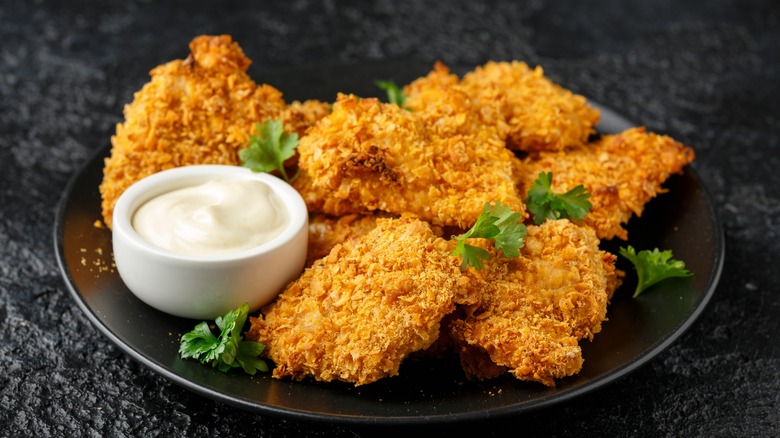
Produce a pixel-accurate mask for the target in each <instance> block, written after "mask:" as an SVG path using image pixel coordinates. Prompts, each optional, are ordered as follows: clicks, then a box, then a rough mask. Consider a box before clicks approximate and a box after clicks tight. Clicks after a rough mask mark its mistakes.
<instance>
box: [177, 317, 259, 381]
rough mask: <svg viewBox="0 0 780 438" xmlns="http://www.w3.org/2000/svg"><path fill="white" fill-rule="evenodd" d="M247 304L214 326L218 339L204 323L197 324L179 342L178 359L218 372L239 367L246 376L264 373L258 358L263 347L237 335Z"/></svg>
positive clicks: (241, 328)
mask: <svg viewBox="0 0 780 438" xmlns="http://www.w3.org/2000/svg"><path fill="white" fill-rule="evenodd" d="M248 314H249V304H248V303H244V304H242V305H241V306H240V307H239V308H238V309H236V310H231V311H229V312H227V313H226V314H224V315H223V316H219V317H217V318H216V319H215V320H214V322H215V323H216V325H217V327H218V328H219V330H220V334H219V337H216V336H214V334H213V333H212V332H211V329H210V328H209V325H208V323H206V322H205V321H204V322H201V323H199V324H198V325H196V326H195V328H194V329H193V330H192V331H190V332H188V333H185V334H184V335H183V336H182V337H181V340H180V342H179V355H180V356H181V358H182V359H187V358H190V357H191V358H193V359H198V360H199V361H200V363H202V364H206V363H211V366H213V367H215V368H218V369H219V370H220V371H222V372H227V371H228V370H230V369H231V368H237V367H241V368H242V369H243V370H244V371H245V372H246V373H248V374H252V375H254V374H255V373H256V372H257V371H263V372H265V371H268V365H267V364H266V363H265V361H264V360H263V359H260V358H259V356H260V354H261V353H262V352H263V349H264V348H265V346H264V345H263V344H261V343H259V342H254V341H244V337H243V336H242V335H241V330H243V327H244V323H245V322H246V318H247V315H248Z"/></svg>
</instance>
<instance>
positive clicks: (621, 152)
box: [519, 127, 694, 240]
mask: <svg viewBox="0 0 780 438" xmlns="http://www.w3.org/2000/svg"><path fill="white" fill-rule="evenodd" d="M693 159H694V151H693V149H691V148H690V147H688V146H685V145H682V144H680V143H678V142H676V141H675V140H673V139H672V138H670V137H668V136H664V135H658V134H653V133H648V132H646V130H645V129H644V128H641V127H640V128H631V129H628V130H626V131H624V132H622V133H620V134H616V135H605V136H603V137H601V139H599V140H597V141H595V142H594V143H593V144H591V145H589V146H588V147H583V148H575V149H570V150H566V151H558V152H540V153H538V154H531V155H529V156H528V157H526V158H525V159H524V160H523V165H522V167H521V171H520V174H519V175H521V179H522V182H521V184H520V186H521V187H522V190H523V192H524V193H525V192H527V190H528V188H530V187H531V185H533V181H534V180H535V179H536V178H537V177H538V176H539V173H541V172H552V174H553V183H552V190H553V191H555V192H559V193H562V192H566V191H568V190H570V189H572V188H574V187H575V186H577V185H579V184H582V185H583V186H585V189H586V190H588V191H589V192H590V193H591V198H590V202H591V204H593V208H592V209H591V210H590V212H589V213H588V215H587V216H586V217H585V219H583V221H582V223H583V224H584V225H587V226H589V227H592V228H593V229H595V230H596V234H597V235H598V237H599V238H601V239H612V238H614V237H618V238H620V239H624V240H625V239H628V233H627V231H626V230H625V228H623V224H625V223H627V222H628V220H629V219H630V218H631V217H632V215H636V216H641V214H642V210H643V209H644V206H645V204H646V203H647V202H648V201H650V200H651V199H652V198H654V197H655V196H656V195H658V194H659V193H663V192H664V189H663V187H662V184H663V182H664V181H666V179H667V178H669V176H671V175H672V174H675V173H680V172H682V170H683V167H685V165H687V164H688V163H690V162H691V161H693Z"/></svg>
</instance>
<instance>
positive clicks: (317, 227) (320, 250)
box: [306, 213, 386, 267]
mask: <svg viewBox="0 0 780 438" xmlns="http://www.w3.org/2000/svg"><path fill="white" fill-rule="evenodd" d="M379 217H386V216H384V215H379V214H369V215H360V214H348V215H345V216H338V217H334V216H329V215H326V214H321V213H311V214H309V246H308V252H307V254H306V267H309V266H311V265H312V264H313V263H314V261H315V260H318V259H321V258H322V257H325V256H326V255H328V254H329V253H330V250H331V249H333V247H334V246H336V245H337V244H339V243H343V242H346V241H347V240H349V239H353V238H358V237H360V236H362V235H364V234H367V233H368V232H369V231H371V230H373V229H374V227H376V220H377V218H379Z"/></svg>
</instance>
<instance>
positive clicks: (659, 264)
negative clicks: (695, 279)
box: [619, 245, 693, 298]
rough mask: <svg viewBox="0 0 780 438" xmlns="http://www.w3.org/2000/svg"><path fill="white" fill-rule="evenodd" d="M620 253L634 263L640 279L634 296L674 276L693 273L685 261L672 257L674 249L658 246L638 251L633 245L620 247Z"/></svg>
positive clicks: (687, 275)
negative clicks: (660, 248)
mask: <svg viewBox="0 0 780 438" xmlns="http://www.w3.org/2000/svg"><path fill="white" fill-rule="evenodd" d="M619 251H620V255H622V256H623V257H625V258H627V259H628V260H629V261H631V263H633V264H634V268H635V269H636V272H637V276H638V281H637V285H636V290H635V291H634V298H636V297H637V296H639V294H641V293H642V292H643V291H644V290H646V289H647V288H649V287H650V286H652V285H654V284H656V283H658V282H660V281H662V280H665V279H667V278H672V277H690V276H692V275H693V273H692V272H691V271H689V270H687V269H686V268H685V262H683V261H681V260H675V259H673V258H672V251H671V250H666V251H659V250H658V248H655V249H653V250H652V251H650V250H642V251H639V253H637V252H636V251H635V250H634V248H633V247H632V246H631V245H628V248H624V247H620V249H619Z"/></svg>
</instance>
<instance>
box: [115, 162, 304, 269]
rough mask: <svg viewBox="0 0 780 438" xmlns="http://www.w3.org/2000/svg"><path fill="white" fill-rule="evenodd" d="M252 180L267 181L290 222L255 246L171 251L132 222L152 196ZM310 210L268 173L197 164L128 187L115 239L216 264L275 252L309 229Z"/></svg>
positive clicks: (165, 255) (169, 256) (118, 209)
mask: <svg viewBox="0 0 780 438" xmlns="http://www.w3.org/2000/svg"><path fill="white" fill-rule="evenodd" d="M216 178H226V179H251V180H256V181H260V182H262V183H265V184H266V185H267V186H268V187H269V188H270V189H271V190H272V191H273V193H274V194H275V195H276V196H277V197H278V198H279V200H280V201H281V203H282V205H284V207H285V208H286V209H287V213H288V216H289V219H290V221H289V223H288V224H287V226H286V227H285V229H284V230H282V232H280V233H279V234H278V235H277V236H275V237H274V238H273V239H271V240H269V241H267V242H264V243H262V244H260V245H257V246H255V247H252V248H248V249H243V250H240V251H235V252H228V253H222V254H214V255H211V254H197V255H196V254H183V253H179V252H175V251H171V250H168V249H165V248H162V247H159V246H157V245H154V244H153V243H151V242H148V241H147V240H146V239H144V238H143V237H141V235H140V234H138V232H137V231H136V230H135V228H134V227H133V225H132V217H133V215H134V214H135V212H136V211H137V210H138V209H139V208H140V207H141V206H142V205H143V204H144V203H146V202H147V201H149V200H150V199H152V198H154V197H156V196H160V195H162V194H164V193H167V192H170V191H173V190H176V189H179V188H184V187H189V186H193V185H197V184H202V183H205V182H206V181H209V180H212V179H216ZM307 222H308V209H307V207H306V203H305V201H304V200H303V197H302V196H301V195H300V193H298V191H297V190H296V189H295V188H294V187H292V186H291V185H290V184H289V183H287V182H285V181H284V180H282V179H280V178H278V177H276V176H273V175H271V174H269V173H265V172H255V171H253V170H251V169H249V168H246V167H240V166H234V165H226V164H194V165H186V166H180V167H174V168H171V169H166V170H162V171H159V172H156V173H154V174H152V175H149V176H147V177H144V178H142V179H140V180H138V181H136V182H135V183H133V184H132V185H130V187H128V188H127V189H126V190H125V191H124V192H123V193H122V194H121V195H120V196H119V198H118V199H117V202H116V204H115V206H114V212H113V215H112V227H111V232H112V235H113V239H112V240H113V242H114V245H116V242H117V241H119V240H123V241H124V242H126V244H128V245H131V246H132V247H133V248H134V249H136V250H138V251H142V252H145V253H147V254H149V255H150V256H153V257H155V258H157V259H166V260H171V261H173V260H176V261H182V262H190V263H200V264H213V263H219V262H235V261H240V260H244V259H250V258H253V257H257V256H260V255H264V254H268V253H271V252H273V251H275V250H277V249H279V248H281V247H283V246H285V245H286V244H288V243H291V242H293V241H294V240H295V237H296V236H297V235H298V234H299V233H300V232H301V230H302V229H303V230H305V228H306V226H307Z"/></svg>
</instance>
